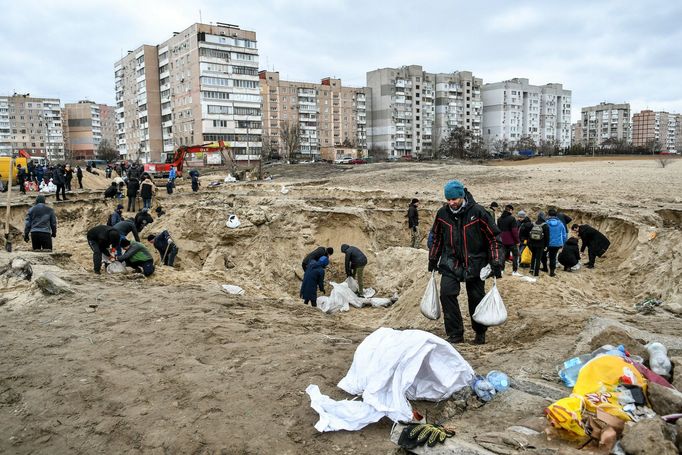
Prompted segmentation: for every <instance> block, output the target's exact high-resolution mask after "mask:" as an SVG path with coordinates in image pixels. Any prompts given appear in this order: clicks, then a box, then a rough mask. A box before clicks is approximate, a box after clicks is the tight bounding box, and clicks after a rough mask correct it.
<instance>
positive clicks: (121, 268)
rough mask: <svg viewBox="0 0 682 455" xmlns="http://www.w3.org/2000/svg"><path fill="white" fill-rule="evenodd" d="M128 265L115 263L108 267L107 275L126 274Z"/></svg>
mask: <svg viewBox="0 0 682 455" xmlns="http://www.w3.org/2000/svg"><path fill="white" fill-rule="evenodd" d="M125 271H126V265H125V264H124V263H123V262H119V261H114V262H110V263H109V265H107V273H125Z"/></svg>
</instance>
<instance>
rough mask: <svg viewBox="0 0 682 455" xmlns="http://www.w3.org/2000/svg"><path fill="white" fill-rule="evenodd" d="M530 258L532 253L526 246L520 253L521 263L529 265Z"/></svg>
mask: <svg viewBox="0 0 682 455" xmlns="http://www.w3.org/2000/svg"><path fill="white" fill-rule="evenodd" d="M531 259H533V254H532V253H531V252H530V248H528V246H526V247H525V248H524V249H523V253H521V265H530V261H531Z"/></svg>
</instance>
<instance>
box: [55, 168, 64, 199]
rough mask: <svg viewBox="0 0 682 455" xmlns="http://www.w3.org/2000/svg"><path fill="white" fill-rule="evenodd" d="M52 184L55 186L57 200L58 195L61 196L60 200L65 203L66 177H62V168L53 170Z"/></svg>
mask: <svg viewBox="0 0 682 455" xmlns="http://www.w3.org/2000/svg"><path fill="white" fill-rule="evenodd" d="M52 183H54V184H55V185H56V186H57V200H58V201H59V200H61V199H59V193H61V194H62V199H64V200H65V201H66V177H65V176H64V168H62V167H61V166H57V167H56V168H55V169H54V174H53V175H52Z"/></svg>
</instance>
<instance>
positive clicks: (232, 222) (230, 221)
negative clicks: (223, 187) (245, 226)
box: [225, 213, 242, 229]
mask: <svg viewBox="0 0 682 455" xmlns="http://www.w3.org/2000/svg"><path fill="white" fill-rule="evenodd" d="M241 224H242V222H241V221H239V218H238V217H237V215H235V214H234V213H232V214H230V216H228V217H227V222H226V223H225V225H226V226H227V227H229V228H232V229H234V228H238V227H239V226H241Z"/></svg>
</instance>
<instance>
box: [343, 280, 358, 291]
mask: <svg viewBox="0 0 682 455" xmlns="http://www.w3.org/2000/svg"><path fill="white" fill-rule="evenodd" d="M344 283H346V286H348V288H349V289H350V290H351V291H353V292H358V289H360V286H359V285H358V280H356V279H355V278H353V277H352V276H349V277H348V278H346V281H344Z"/></svg>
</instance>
